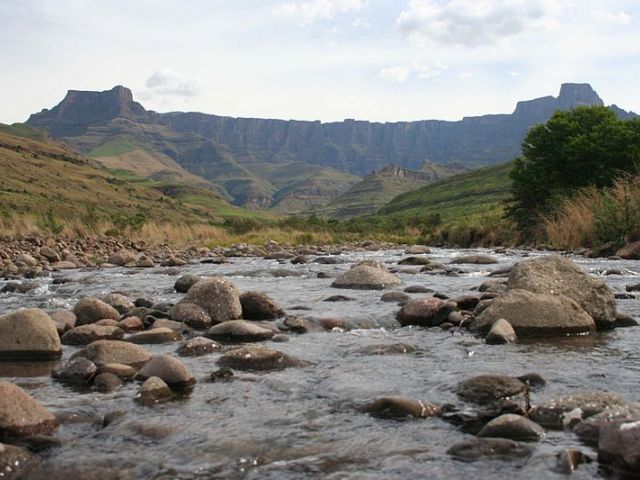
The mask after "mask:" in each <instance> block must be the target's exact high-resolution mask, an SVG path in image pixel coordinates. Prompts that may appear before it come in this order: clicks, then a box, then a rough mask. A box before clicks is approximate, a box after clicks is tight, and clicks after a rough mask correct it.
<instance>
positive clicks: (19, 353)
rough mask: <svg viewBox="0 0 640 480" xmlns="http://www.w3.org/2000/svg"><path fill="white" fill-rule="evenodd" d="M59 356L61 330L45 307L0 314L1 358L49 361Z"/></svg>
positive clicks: (60, 351)
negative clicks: (59, 334)
mask: <svg viewBox="0 0 640 480" xmlns="http://www.w3.org/2000/svg"><path fill="white" fill-rule="evenodd" d="M60 355H62V346H61V344H60V337H59V336H58V329H57V327H56V324H55V323H54V321H53V320H52V319H51V317H49V315H47V313H46V312H45V311H44V310H40V309H38V308H24V309H21V310H18V311H16V312H13V313H8V314H6V315H2V316H0V358H9V359H19V360H48V359H53V358H57V357H59V356H60Z"/></svg>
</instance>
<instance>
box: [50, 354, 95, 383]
mask: <svg viewBox="0 0 640 480" xmlns="http://www.w3.org/2000/svg"><path fill="white" fill-rule="evenodd" d="M97 371H98V368H97V367H96V365H95V363H93V362H92V361H90V360H87V359H86V358H82V357H78V358H74V359H71V360H69V361H68V362H67V363H66V364H65V365H64V366H62V365H61V366H58V367H56V368H54V369H53V371H52V372H51V376H52V377H53V378H55V379H56V380H58V381H60V382H63V383H69V384H72V385H88V384H89V383H91V380H93V377H94V376H95V375H96V372H97Z"/></svg>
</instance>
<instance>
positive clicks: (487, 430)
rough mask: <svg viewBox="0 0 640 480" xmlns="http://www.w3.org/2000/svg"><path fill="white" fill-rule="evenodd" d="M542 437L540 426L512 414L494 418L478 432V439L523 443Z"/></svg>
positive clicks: (542, 432)
mask: <svg viewBox="0 0 640 480" xmlns="http://www.w3.org/2000/svg"><path fill="white" fill-rule="evenodd" d="M544 436H545V433H544V429H543V428H542V427H541V426H540V425H538V424H537V423H534V422H532V421H531V420H529V419H528V418H526V417H523V416H522V415H514V414H512V413H507V414H504V415H500V416H499V417H496V418H494V419H493V420H491V421H490V422H489V423H487V424H486V425H485V426H484V427H483V428H482V430H480V431H479V432H478V437H498V438H508V439H510V440H518V441H524V442H528V441H536V440H540V439H542V438H544Z"/></svg>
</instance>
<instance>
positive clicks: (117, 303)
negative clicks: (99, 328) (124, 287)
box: [102, 293, 135, 318]
mask: <svg viewBox="0 0 640 480" xmlns="http://www.w3.org/2000/svg"><path fill="white" fill-rule="evenodd" d="M102 301H103V302H104V303H106V304H107V305H111V306H112V307H113V308H115V309H116V310H117V311H118V313H119V314H121V315H122V314H124V313H127V312H128V311H129V310H131V309H133V308H135V305H134V303H133V302H132V301H131V300H130V299H129V298H128V297H126V296H124V295H122V294H120V293H110V294H108V295H105V296H104V297H102ZM107 318H111V317H107Z"/></svg>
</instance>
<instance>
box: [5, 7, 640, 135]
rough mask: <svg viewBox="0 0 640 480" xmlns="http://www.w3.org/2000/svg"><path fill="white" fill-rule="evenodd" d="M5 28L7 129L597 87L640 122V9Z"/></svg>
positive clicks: (399, 116)
mask: <svg viewBox="0 0 640 480" xmlns="http://www.w3.org/2000/svg"><path fill="white" fill-rule="evenodd" d="M0 27H1V28H0V45H2V47H1V48H0V122H3V123H13V122H22V121H25V120H26V119H27V118H28V116H29V114H31V113H34V112H38V111H40V110H41V109H43V108H51V107H53V106H54V105H56V104H57V103H58V102H60V100H62V98H63V97H64V95H65V93H66V92H67V90H107V89H111V88H112V87H113V86H115V85H124V86H126V87H129V88H131V90H132V91H133V94H134V98H135V99H136V100H137V101H139V102H140V103H142V104H143V105H144V106H145V107H146V108H147V109H151V110H156V111H159V112H167V111H177V110H180V111H200V112H206V113H213V114H218V115H229V116H235V117H260V118H281V119H299V120H321V121H336V120H342V119H345V118H355V119H360V120H371V121H383V122H384V121H401V120H406V121H409V120H421V119H443V120H458V119H460V118H462V117H464V116H473V115H482V114H486V113H509V112H511V111H513V109H514V107H515V104H516V102H517V101H518V100H528V99H532V98H537V97H541V96H546V95H554V96H557V94H558V92H559V89H560V84H561V83H563V82H587V83H590V84H591V85H592V86H593V87H594V88H595V90H596V91H597V92H598V94H599V95H600V96H601V97H602V98H603V99H604V101H605V103H607V104H612V103H615V104H617V105H619V106H621V107H622V108H625V109H626V110H634V111H636V112H640V93H639V92H640V89H639V88H638V75H639V74H640V1H638V0H573V1H572V0H562V1H560V0H406V1H402V0H188V1H187V0H0Z"/></svg>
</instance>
